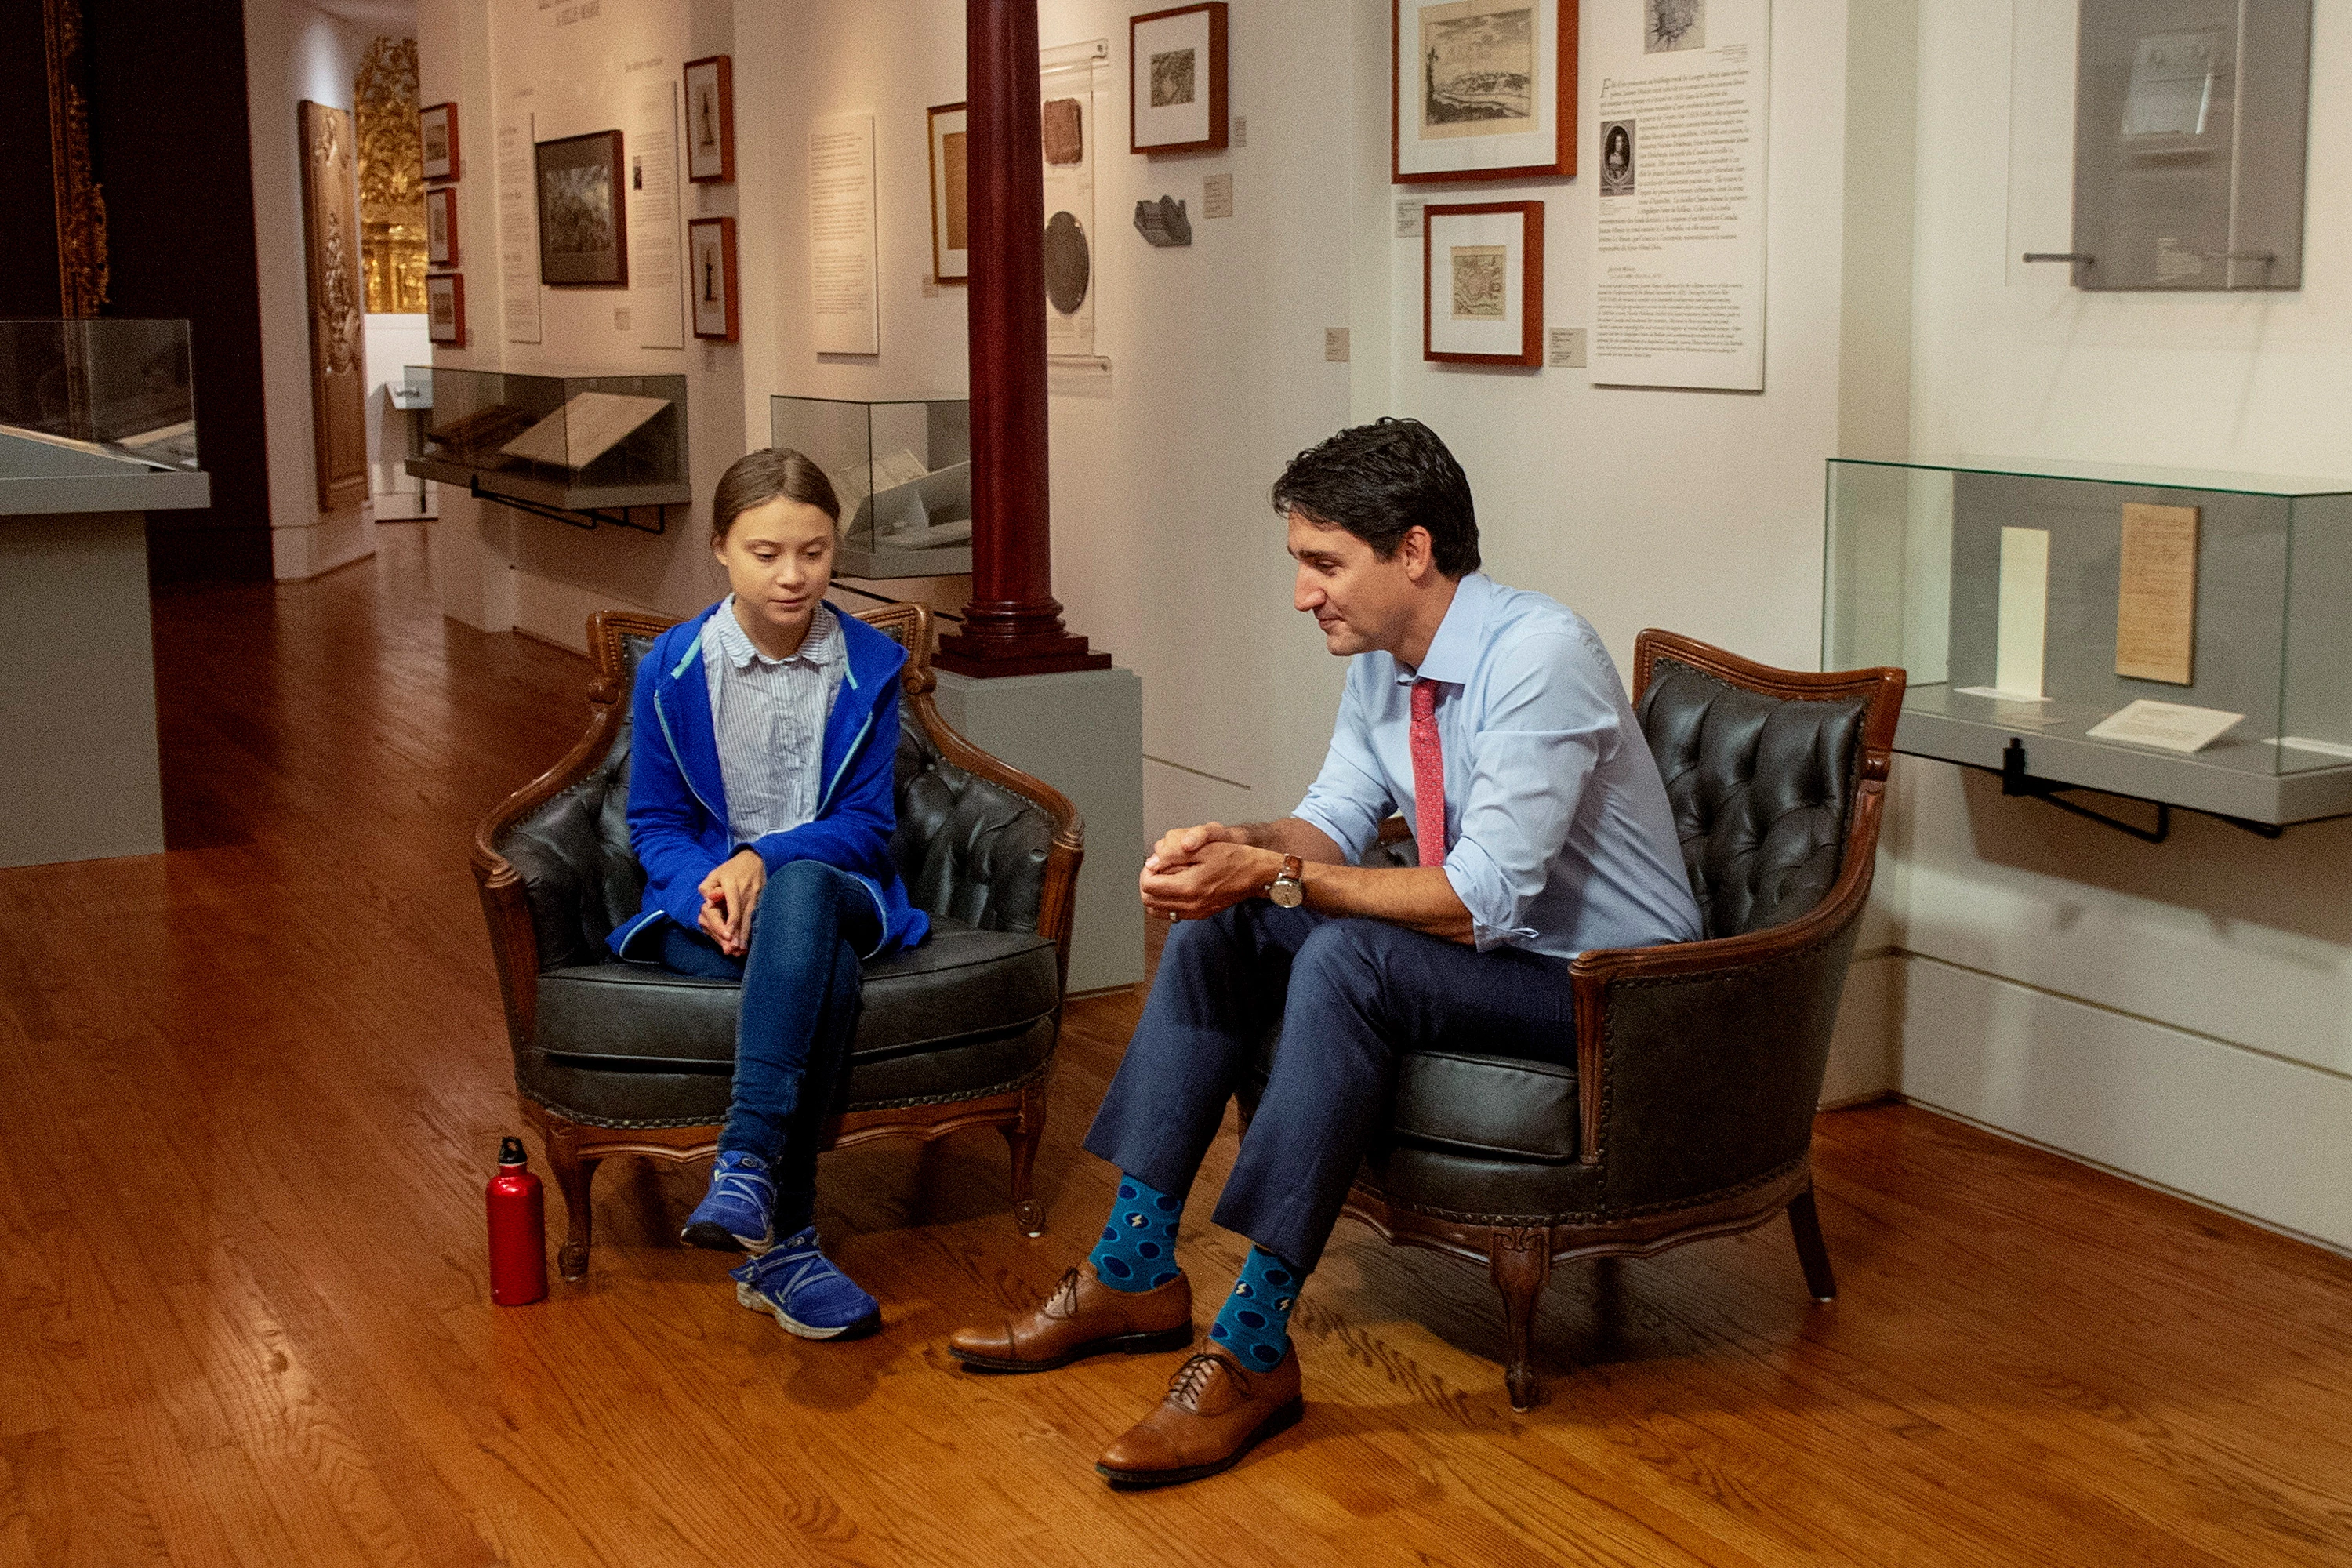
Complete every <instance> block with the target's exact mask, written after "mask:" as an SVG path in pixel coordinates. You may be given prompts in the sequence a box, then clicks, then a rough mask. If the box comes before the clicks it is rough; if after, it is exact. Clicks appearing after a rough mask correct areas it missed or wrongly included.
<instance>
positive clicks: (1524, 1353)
mask: <svg viewBox="0 0 2352 1568" xmlns="http://www.w3.org/2000/svg"><path fill="white" fill-rule="evenodd" d="M1487 1268H1488V1271H1489V1272H1490V1273H1492V1274H1493V1276H1494V1279H1495V1288H1496V1289H1498V1290H1500V1291H1501V1292H1502V1293H1503V1337H1504V1344H1505V1350H1506V1353H1507V1356H1508V1357H1509V1359H1508V1361H1507V1362H1506V1363H1505V1364H1504V1367H1503V1384H1504V1386H1505V1387H1507V1388H1508V1389H1509V1390H1510V1394H1511V1408H1512V1409H1514V1410H1528V1409H1531V1408H1532V1407H1533V1406H1534V1405H1535V1402H1536V1396H1537V1394H1538V1392H1539V1391H1538V1388H1537V1385H1536V1374H1535V1369H1534V1368H1533V1367H1531V1366H1530V1365H1529V1364H1528V1363H1529V1361H1530V1359H1531V1357H1532V1351H1533V1345H1534V1340H1535V1327H1536V1306H1537V1303H1538V1301H1540V1300H1542V1298H1543V1291H1544V1286H1545V1285H1546V1284H1548V1283H1549V1281H1550V1279H1551V1232H1550V1231H1549V1230H1548V1229H1529V1230H1496V1231H1495V1232H1493V1233H1492V1237H1491V1240H1490V1243H1489V1251H1488V1254H1487Z"/></svg>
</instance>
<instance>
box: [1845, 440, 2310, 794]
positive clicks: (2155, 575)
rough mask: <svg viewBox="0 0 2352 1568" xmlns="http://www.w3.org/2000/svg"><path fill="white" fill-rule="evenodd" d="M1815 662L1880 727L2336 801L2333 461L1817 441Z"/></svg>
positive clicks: (2094, 771) (2146, 784)
mask: <svg viewBox="0 0 2352 1568" xmlns="http://www.w3.org/2000/svg"><path fill="white" fill-rule="evenodd" d="M1827 537H1828V545H1827V551H1828V559H1827V561H1826V563H1825V567H1824V572H1823V586H1824V596H1823V613H1822V662H1823V668H1831V669H1843V668H1854V667H1857V666H1864V665H1874V664H1895V665H1900V666H1902V667H1903V668H1904V669H1905V670H1906V672H1907V674H1908V676H1909V680H1910V684H1909V687H1908V689H1907V690H1906V694H1905V698H1904V707H1903V721H1902V724H1901V727H1900V728H1899V729H1898V730H1897V731H1896V733H1895V749H1896V750H1897V751H1901V752H1909V753H1911V754H1913V755H1916V756H1925V757H1937V758H1941V759H1943V760H1945V761H1947V762H1954V763H1965V764H1967V765H1969V766H1974V767H1984V768H1994V769H1999V768H2001V767H2003V765H2004V763H2007V764H2008V765H2009V766H2010V767H2011V769H2012V770H2014V769H2015V768H2017V767H2018V766H2019V763H2018V762H2017V760H2016V758H2015V756H2014V755H2013V754H2012V747H2011V742H2015V743H2016V747H2017V748H2018V749H2020V750H2021V752H2022V756H2023V766H2024V768H2025V770H2026V771H2027V772H2028V773H2030V774H2031V775H2032V777H2033V778H2034V779H2036V780H2040V781H2045V782H2049V783H2053V784H2060V785H2066V786H2075V787H2081V788H2087V789H2097V790H2105V791H2107V792H2109V793H2112V794H2116V795H2130V796H2135V797H2137V798H2139V799H2142V800H2148V801H2155V802H2158V803H2162V804H2166V805H2180V806H2186V807H2189V808H2190V809H2193V810H2199V811H2206V812H2211V813H2213V814H2215V815H2217V816H2227V817H2232V818H2235V819H2238V820H2240V821H2243V822H2248V823H2255V824H2263V825H2273V826H2275V825H2284V824H2287V823H2293V822H2305V821H2310V820H2313V819H2315V818H2318V817H2323V816H2336V815H2339V814H2342V813H2346V812H2352V481H2328V480H2312V481H2298V480H2292V479H2272V478H2265V477H2258V476H2251V475H2230V474H2213V473H2203V472H2195V471H2184V470H2169V469H2153V468H2122V467H2111V466H2101V465H2082V464H2076V465H2062V464H2043V463H2025V462H2006V461H1998V460H1981V459H1958V460H1954V461H1949V462H1926V461H1920V462H1901V463H1895V462H1864V461H1859V460H1853V459H1846V458H1833V459H1832V460H1831V462H1830V465H1829V497H1828V534H1827Z"/></svg>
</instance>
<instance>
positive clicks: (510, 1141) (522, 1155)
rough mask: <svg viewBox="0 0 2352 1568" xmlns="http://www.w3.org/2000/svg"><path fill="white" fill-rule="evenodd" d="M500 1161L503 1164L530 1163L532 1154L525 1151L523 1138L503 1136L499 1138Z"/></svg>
mask: <svg viewBox="0 0 2352 1568" xmlns="http://www.w3.org/2000/svg"><path fill="white" fill-rule="evenodd" d="M499 1164H501V1165H528V1164H530V1154H528V1153H526V1152H524V1150H523V1146H522V1140H521V1139H520V1138H501V1139H499Z"/></svg>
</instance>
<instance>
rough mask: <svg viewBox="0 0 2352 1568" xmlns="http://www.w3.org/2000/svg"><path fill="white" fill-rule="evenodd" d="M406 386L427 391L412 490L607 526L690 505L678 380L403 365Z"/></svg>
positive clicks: (682, 388) (411, 463)
mask: <svg viewBox="0 0 2352 1568" xmlns="http://www.w3.org/2000/svg"><path fill="white" fill-rule="evenodd" d="M406 380H407V383H408V384H409V386H410V387H412V388H414V387H415V386H416V385H417V384H418V383H419V382H420V380H422V381H424V382H426V383H429V384H430V388H431V390H430V394H429V396H428V397H427V398H426V399H425V400H424V406H425V408H426V409H428V410H429V412H426V413H425V415H424V417H425V431H424V451H423V454H422V455H421V456H418V457H413V458H409V459H408V460H407V467H408V471H409V472H410V473H412V474H414V475H415V476H416V477H417V478H418V479H434V480H437V481H438V482H440V483H442V484H445V485H456V486H457V487H459V488H460V489H470V490H472V491H473V492H474V493H475V494H477V495H481V496H485V497H488V498H489V499H491V500H505V501H511V502H515V503H518V504H520V505H521V506H522V507H523V509H524V510H537V509H553V510H560V511H564V512H571V513H576V514H580V515H581V516H583V517H588V516H592V515H593V516H599V517H605V519H606V521H622V519H621V518H620V517H618V516H609V517H607V516H606V514H611V513H617V512H624V511H625V510H626V509H629V508H633V507H667V506H682V505H685V504H687V503H688V501H690V500H692V499H693V492H692V489H691V487H690V486H689V484H688V477H687V475H688V470H687V461H686V377H684V376H683V375H614V374H595V373H590V372H572V373H570V374H553V373H539V374H524V373H520V372H512V371H492V370H466V369H458V368H457V367H454V366H449V365H431V366H426V365H410V366H408V367H407V375H406ZM412 396H413V394H412ZM566 521H569V520H568V519H567V520H566Z"/></svg>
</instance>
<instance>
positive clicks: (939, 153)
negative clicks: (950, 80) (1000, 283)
mask: <svg viewBox="0 0 2352 1568" xmlns="http://www.w3.org/2000/svg"><path fill="white" fill-rule="evenodd" d="M930 115H931V276H932V277H933V278H935V279H938V280H939V281H940V282H942V283H969V282H971V230H970V221H969V209H967V208H966V207H965V205H964V191H965V189H966V184H965V179H964V167H965V164H964V158H965V152H964V150H965V148H966V147H967V146H968V145H969V143H968V142H966V141H965V140H964V106H963V105H962V104H961V103H941V104H935V105H933V106H932V108H931V111H930Z"/></svg>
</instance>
